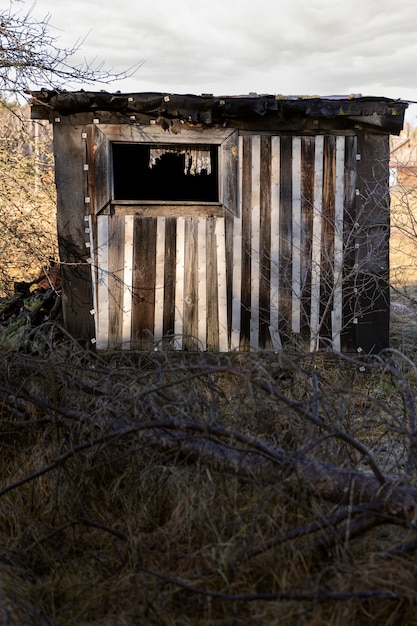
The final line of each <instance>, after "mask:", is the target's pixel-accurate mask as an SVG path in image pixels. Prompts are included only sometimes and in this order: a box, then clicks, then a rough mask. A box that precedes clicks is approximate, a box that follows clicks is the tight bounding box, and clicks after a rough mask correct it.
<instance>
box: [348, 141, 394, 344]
mask: <svg viewBox="0 0 417 626" xmlns="http://www.w3.org/2000/svg"><path fill="white" fill-rule="evenodd" d="M358 152H359V154H360V160H359V161H357V187H358V190H359V194H358V196H357V206H356V220H355V223H356V224H357V229H356V240H355V244H356V245H357V246H358V247H357V250H356V253H357V256H356V263H357V268H356V275H355V280H356V288H357V290H358V292H357V295H358V300H357V306H358V310H357V313H358V315H357V321H358V323H357V324H356V341H357V346H356V347H357V350H359V349H361V350H362V351H363V352H365V353H367V354H378V353H379V352H380V351H381V350H383V349H385V348H387V347H388V346H389V320H390V289H389V220H390V210H389V186H388V178H389V167H388V165H389V136H388V135H386V134H374V133H371V132H368V131H365V130H363V131H359V132H358Z"/></svg>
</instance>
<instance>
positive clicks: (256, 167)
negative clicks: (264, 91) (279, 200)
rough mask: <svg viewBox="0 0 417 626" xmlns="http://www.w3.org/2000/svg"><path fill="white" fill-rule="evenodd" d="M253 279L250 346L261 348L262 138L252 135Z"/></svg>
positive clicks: (251, 287)
mask: <svg viewBox="0 0 417 626" xmlns="http://www.w3.org/2000/svg"><path fill="white" fill-rule="evenodd" d="M251 192H252V197H251V213H252V226H251V241H250V255H251V281H250V291H251V298H250V348H251V350H258V349H259V274H260V264H259V256H260V255H259V252H260V236H259V228H260V210H261V209H260V201H261V197H260V192H261V138H260V137H259V135H254V136H253V137H252V171H251Z"/></svg>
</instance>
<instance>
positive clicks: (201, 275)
mask: <svg viewBox="0 0 417 626" xmlns="http://www.w3.org/2000/svg"><path fill="white" fill-rule="evenodd" d="M206 236H207V235H206V218H203V217H199V218H198V348H199V350H206V348H207V283H206V263H207V261H206Z"/></svg>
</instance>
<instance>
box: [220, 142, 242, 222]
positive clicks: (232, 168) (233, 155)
mask: <svg viewBox="0 0 417 626" xmlns="http://www.w3.org/2000/svg"><path fill="white" fill-rule="evenodd" d="M237 144H238V131H235V132H234V133H232V134H231V135H229V137H227V139H225V140H224V141H223V143H222V145H221V146H220V150H219V152H220V154H219V157H220V158H219V161H220V171H221V176H220V194H219V197H220V201H221V202H222V203H223V204H224V206H225V207H227V209H228V210H229V211H230V212H231V213H232V214H234V215H236V214H237V206H238V186H237V177H238V145H237Z"/></svg>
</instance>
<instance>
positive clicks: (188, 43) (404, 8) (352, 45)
mask: <svg viewBox="0 0 417 626" xmlns="http://www.w3.org/2000/svg"><path fill="white" fill-rule="evenodd" d="M35 12H36V15H40V16H43V15H44V14H45V13H47V12H50V13H51V24H53V25H56V26H57V27H58V28H59V29H61V31H62V42H61V43H62V44H63V45H71V44H73V43H74V41H75V40H76V39H77V38H79V37H84V36H85V35H86V34H87V33H88V32H89V31H90V32H89V35H88V37H87V39H86V40H85V42H84V43H83V45H82V50H81V52H80V54H79V55H78V59H82V58H83V57H86V58H87V59H92V58H97V59H98V60H104V61H106V64H107V65H108V67H112V68H114V69H115V70H117V71H120V70H123V69H126V68H128V67H130V66H132V65H134V64H135V63H137V62H138V61H140V60H141V59H144V61H145V65H144V66H143V67H142V68H141V69H140V70H139V71H138V72H137V74H136V75H135V77H133V78H131V79H129V80H127V81H125V82H124V83H123V82H122V83H119V84H116V85H112V86H109V89H116V88H117V89H121V90H124V91H146V90H156V91H173V92H175V91H177V92H180V93H181V92H189V93H202V92H213V93H217V94H220V93H222V94H233V93H247V92H249V91H258V92H262V93H268V92H269V93H276V92H279V93H292V94H294V93H302V94H308V93H313V94H326V93H339V94H341V93H349V92H351V91H355V92H362V93H366V94H369V95H377V96H384V95H387V96H389V97H399V98H400V97H402V98H404V99H413V100H414V99H415V100H417V84H415V78H414V76H415V67H414V66H415V59H416V57H417V43H415V32H416V27H417V5H416V4H415V2H414V0H397V2H396V3H392V2H388V0H379V1H378V2H377V1H376V0H344V1H343V0H309V2H306V0H292V1H291V2H287V1H286V0H285V1H284V0H258V1H257V2H256V3H253V2H249V1H248V0H228V1H227V2H226V1H225V0H211V2H210V3H208V2H207V0H206V2H203V0H201V1H200V2H199V3H196V2H195V0H193V1H191V0H178V2H177V3H173V2H172V1H168V0H158V2H155V1H154V0H152V1H151V0H142V1H141V2H138V3H124V4H117V3H115V2H114V0H100V1H99V0H84V1H80V0H73V1H72V2H68V3H59V4H58V3H57V2H56V0H37V4H36V7H35Z"/></svg>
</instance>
